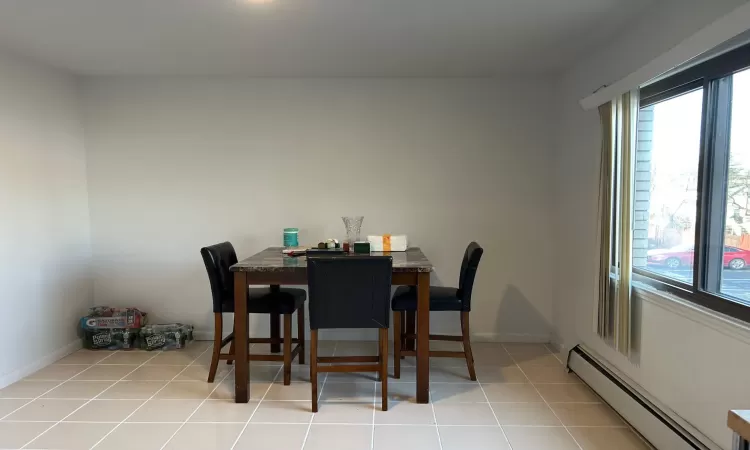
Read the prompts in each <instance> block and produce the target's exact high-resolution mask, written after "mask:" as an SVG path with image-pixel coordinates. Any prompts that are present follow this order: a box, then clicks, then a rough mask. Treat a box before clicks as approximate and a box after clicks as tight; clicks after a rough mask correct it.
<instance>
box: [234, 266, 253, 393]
mask: <svg viewBox="0 0 750 450" xmlns="http://www.w3.org/2000/svg"><path fill="white" fill-rule="evenodd" d="M234 342H235V343H234V358H235V364H234V401H235V403H247V400H248V383H249V381H250V380H249V378H250V374H249V369H250V368H249V366H248V360H247V355H248V353H249V351H250V349H249V346H248V344H247V272H234Z"/></svg>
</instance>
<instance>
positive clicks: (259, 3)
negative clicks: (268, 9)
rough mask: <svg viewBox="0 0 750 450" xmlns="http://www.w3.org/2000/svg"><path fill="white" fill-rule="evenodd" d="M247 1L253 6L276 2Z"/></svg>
mask: <svg viewBox="0 0 750 450" xmlns="http://www.w3.org/2000/svg"><path fill="white" fill-rule="evenodd" d="M246 1H247V2H248V3H250V4H253V5H267V4H268V3H273V2H274V0H246Z"/></svg>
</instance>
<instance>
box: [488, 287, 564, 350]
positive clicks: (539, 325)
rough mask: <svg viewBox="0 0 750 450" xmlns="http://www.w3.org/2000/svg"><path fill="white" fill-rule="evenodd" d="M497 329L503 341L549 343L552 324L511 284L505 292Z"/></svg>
mask: <svg viewBox="0 0 750 450" xmlns="http://www.w3.org/2000/svg"><path fill="white" fill-rule="evenodd" d="M495 329H496V330H499V334H500V336H499V339H500V340H501V341H503V342H539V343H547V342H549V338H550V331H551V330H552V326H551V324H550V322H549V321H548V320H547V319H545V318H544V316H543V315H542V314H541V313H540V312H539V311H538V310H537V309H536V307H534V305H533V304H532V303H531V302H530V301H529V300H528V299H527V298H526V297H525V296H524V294H523V293H522V292H521V291H520V290H519V289H518V288H517V287H516V286H514V285H512V284H510V285H508V287H507V288H506V289H505V291H504V292H503V295H502V296H501V300H500V307H499V309H498V311H497V318H496V320H495Z"/></svg>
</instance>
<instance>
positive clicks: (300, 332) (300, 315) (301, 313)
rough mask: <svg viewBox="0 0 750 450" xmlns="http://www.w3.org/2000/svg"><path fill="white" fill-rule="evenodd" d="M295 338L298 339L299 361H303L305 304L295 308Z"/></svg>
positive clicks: (302, 362) (301, 362)
mask: <svg viewBox="0 0 750 450" xmlns="http://www.w3.org/2000/svg"><path fill="white" fill-rule="evenodd" d="M297 339H299V349H300V350H299V363H300V364H304V363H305V305H302V307H301V308H300V309H298V310H297Z"/></svg>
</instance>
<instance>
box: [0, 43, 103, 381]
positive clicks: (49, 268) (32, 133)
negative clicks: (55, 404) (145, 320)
mask: <svg viewBox="0 0 750 450" xmlns="http://www.w3.org/2000/svg"><path fill="white" fill-rule="evenodd" d="M77 94H78V93H77V89H76V85H75V83H74V81H73V79H72V78H71V77H69V76H67V75H64V74H62V73H59V72H56V71H54V70H51V69H48V68H46V67H41V66H37V65H35V64H33V63H29V62H26V61H22V60H19V59H16V58H13V57H10V56H3V55H0V249H1V251H0V255H2V258H1V259H0V308H2V311H3V314H0V330H2V331H3V334H2V335H3V339H0V387H2V386H3V385H4V384H7V383H8V382H11V381H14V380H15V379H17V378H18V377H20V376H23V375H25V374H26V373H28V372H29V371H32V370H35V369H38V368H39V367H38V365H39V364H42V365H44V364H49V363H50V362H52V361H54V359H56V357H60V356H62V355H64V354H65V352H66V351H69V350H70V347H68V346H67V344H72V346H75V343H76V342H77V337H76V324H77V319H78V318H80V316H81V315H83V314H84V313H85V312H86V308H87V307H88V306H91V305H92V304H93V302H92V293H91V277H90V272H89V264H90V257H91V248H90V242H89V215H88V194H87V188H86V155H85V151H84V146H83V130H82V127H81V123H80V120H79V118H80V117H79V114H78V113H79V110H78V107H79V104H78V98H77Z"/></svg>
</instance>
